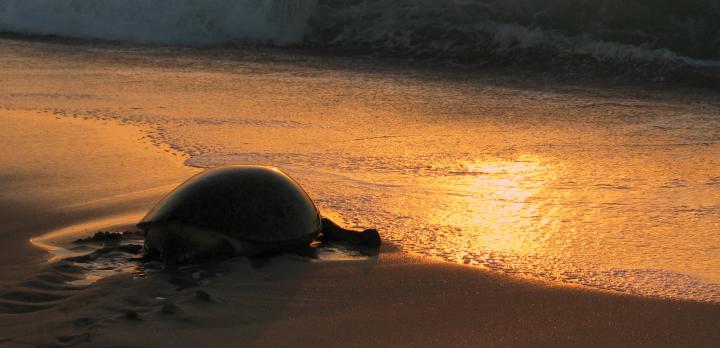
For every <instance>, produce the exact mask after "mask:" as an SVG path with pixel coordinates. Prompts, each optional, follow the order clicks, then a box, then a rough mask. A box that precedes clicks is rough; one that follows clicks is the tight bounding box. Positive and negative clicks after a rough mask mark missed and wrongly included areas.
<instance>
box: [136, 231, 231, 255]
mask: <svg viewBox="0 0 720 348" xmlns="http://www.w3.org/2000/svg"><path fill="white" fill-rule="evenodd" d="M144 227H145V253H146V255H148V256H157V257H159V258H160V261H161V262H162V263H164V264H165V265H168V266H173V265H177V264H186V263H191V262H198V261H203V260H223V259H228V258H231V257H233V256H235V255H236V248H235V246H234V245H233V244H232V243H231V242H229V241H227V240H226V239H225V238H223V236H222V235H220V234H217V233H211V232H209V231H204V230H203V231H200V230H198V229H196V228H193V227H190V226H186V225H182V224H170V223H158V224H154V225H152V226H144Z"/></svg>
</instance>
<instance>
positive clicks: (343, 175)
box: [0, 0, 720, 302]
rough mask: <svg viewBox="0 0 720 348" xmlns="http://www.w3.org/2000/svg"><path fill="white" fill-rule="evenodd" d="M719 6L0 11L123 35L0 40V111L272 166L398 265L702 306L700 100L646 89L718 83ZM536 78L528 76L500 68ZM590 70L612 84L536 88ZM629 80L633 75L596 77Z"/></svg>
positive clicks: (218, 5)
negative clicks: (386, 245)
mask: <svg viewBox="0 0 720 348" xmlns="http://www.w3.org/2000/svg"><path fill="white" fill-rule="evenodd" d="M719 11H720V10H719V8H718V4H717V3H716V2H714V1H709V0H708V1H702V0H694V1H686V2H683V3H682V4H680V3H676V2H671V1H652V2H651V1H644V0H633V1H623V2H620V1H580V0H577V1H560V0H543V1H522V0H512V1H492V0H487V1H444V0H438V1H401V0H394V1H382V2H381V1H360V0H317V1H302V0H283V1H270V0H266V1H249V0H248V1H243V0H240V1H223V0H208V1H202V2H201V1H191V0H172V1H171V0H154V1H139V0H85V1H82V0H74V1H73V0H54V1H49V0H48V1H43V0H22V1H20V0H18V1H15V0H0V31H3V32H6V33H14V34H23V35H55V36H62V37H71V38H80V39H99V40H112V41H122V42H123V43H107V42H104V43H94V42H87V41H67V40H62V39H61V40H54V41H51V42H47V41H38V40H30V41H27V40H22V39H0V66H2V67H3V69H4V70H3V72H4V74H3V75H2V76H1V77H0V79H1V80H0V81H1V82H2V83H0V107H2V108H4V109H9V110H34V111H40V112H44V113H47V114H50V115H54V116H56V117H74V118H94V119H103V120H111V121H116V122H120V123H124V124H132V125H138V126H141V127H143V129H146V131H147V137H149V138H150V139H151V140H152V141H153V142H154V143H155V144H156V145H157V146H159V147H161V148H163V149H166V150H167V151H168V152H169V153H172V154H174V155H176V156H179V157H182V158H184V160H185V161H186V163H187V164H188V165H190V166H196V167H200V168H209V167H214V166H219V165H226V164H265V165H273V166H277V167H280V168H282V169H283V170H285V171H286V172H288V173H289V174H290V175H292V176H293V177H294V178H295V179H296V180H298V181H299V182H300V183H301V184H302V185H303V186H304V187H305V188H306V189H307V191H308V192H309V193H310V194H311V196H312V197H313V198H314V199H315V200H316V202H317V203H318V205H319V206H320V207H321V209H322V210H323V211H324V212H325V213H328V214H331V215H332V216H336V217H338V218H340V219H342V221H343V222H344V223H345V224H346V225H348V226H350V227H357V228H362V227H376V228H378V229H379V230H380V231H381V233H382V235H383V237H384V238H385V239H386V240H388V241H392V242H393V243H395V244H397V245H398V246H399V247H400V248H401V249H403V250H405V251H407V252H411V253H418V254H422V255H426V256H430V257H435V258H439V259H443V260H446V261H449V262H457V263H461V264H467V265H471V266H475V267H479V268H485V269H491V270H496V271H499V272H504V273H510V274H519V275H523V276H529V277H536V278H540V279H545V280H549V281H558V282H565V283H576V284H582V285H587V286H592V287H596V288H602V289H610V290H617V291H623V292H629V293H636V294H642V295H648V296H660V297H671V298H685V299H695V300H704V301H716V302H717V301H720V273H719V271H718V270H720V234H718V231H720V170H719V169H718V168H720V116H718V115H720V99H719V97H718V94H717V93H716V91H715V90H702V89H679V88H674V86H672V85H667V84H666V85H662V84H658V82H661V81H663V80H666V77H668V76H670V75H672V74H678V73H679V74H684V73H685V72H686V71H691V72H693V74H694V75H690V76H691V77H690V78H691V79H692V78H694V77H693V76H709V75H712V76H715V75H713V74H717V70H714V69H717V66H718V61H719V60H720V51H719V45H720V41H718V38H719V37H720V35H718V30H720V29H719V27H718V26H719V25H720V24H719V23H720V21H718V20H717V18H718V13H720V12H719ZM127 42H129V43H132V44H127ZM133 44H141V45H133ZM197 46H200V47H199V48H198V47H197ZM318 48H319V49H320V50H318ZM318 52H323V54H318ZM416 57H420V58H425V59H426V60H422V61H420V62H415V63H408V62H407V60H406V58H416ZM438 60H439V62H438ZM447 62H462V63H463V65H461V66H449V65H447ZM535 63H537V64H539V65H540V66H541V67H544V68H548V69H550V73H547V74H535V75H533V74H529V75H528V74H526V72H513V70H514V68H513V67H514V66H515V65H517V64H519V65H527V64H530V65H532V64H535ZM513 64H515V65H513ZM588 66H589V67H591V68H590V70H593V71H596V70H600V71H603V72H604V74H603V76H606V75H607V71H610V78H609V79H608V78H607V76H606V77H605V78H604V79H600V80H598V79H594V78H586V77H577V76H576V77H572V75H571V77H570V78H569V81H565V80H564V79H565V78H567V76H568V75H561V77H559V78H554V77H552V75H553V73H552V71H553V69H558V70H563V71H565V72H567V69H569V70H570V71H571V72H572V71H573V70H575V69H577V68H578V67H581V68H582V67H588ZM480 67H490V68H486V69H479V68H480ZM495 67H500V69H494V68H495ZM608 67H612V68H608ZM617 67H619V68H617ZM608 69H609V70H608ZM629 72H630V73H637V76H640V77H647V78H648V79H650V81H645V82H642V83H639V85H627V86H626V85H621V84H617V83H613V82H612V81H614V80H615V79H616V78H622V77H623V76H625V75H626V74H628V73H629ZM138 170H139V173H142V171H147V170H152V168H139V169H138Z"/></svg>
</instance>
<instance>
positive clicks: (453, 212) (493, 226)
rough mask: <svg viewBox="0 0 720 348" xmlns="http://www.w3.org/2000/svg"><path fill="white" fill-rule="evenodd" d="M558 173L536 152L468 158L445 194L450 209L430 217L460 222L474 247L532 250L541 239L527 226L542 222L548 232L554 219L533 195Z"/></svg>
mask: <svg viewBox="0 0 720 348" xmlns="http://www.w3.org/2000/svg"><path fill="white" fill-rule="evenodd" d="M556 177H557V173H556V171H555V169H554V168H553V167H552V166H551V165H549V164H548V163H547V162H545V161H543V159H542V158H541V157H537V156H529V155H527V156H521V157H520V158H519V159H518V160H515V161H509V160H490V161H477V162H474V163H470V164H468V165H467V172H466V173H465V175H461V176H455V180H453V181H452V182H451V183H450V184H449V186H450V187H448V188H447V189H448V191H449V192H452V193H453V194H449V195H446V199H447V205H446V209H444V210H443V211H436V212H430V213H431V216H430V223H432V224H437V225H445V226H447V225H451V226H455V227H457V228H459V229H460V230H461V231H463V233H462V236H463V237H464V238H465V239H467V240H466V241H465V244H466V245H472V246H473V248H472V249H475V250H477V249H480V248H482V249H485V250H494V251H513V252H514V253H517V254H528V253H533V252H535V251H537V249H538V248H540V247H541V245H539V243H540V242H541V240H542V239H538V238H535V237H538V236H532V235H530V234H528V231H530V230H537V227H538V225H542V226H544V228H543V231H544V233H548V232H550V231H548V230H547V228H549V227H550V228H551V225H553V223H552V221H553V219H555V217H553V216H551V215H550V212H547V211H543V210H542V207H541V205H540V203H539V202H540V201H539V200H533V198H534V197H536V196H537V195H538V194H539V193H540V192H541V191H542V190H543V189H544V188H545V186H546V185H547V183H548V182H551V181H553V180H554V179H555V178H556ZM463 237H461V238H463Z"/></svg>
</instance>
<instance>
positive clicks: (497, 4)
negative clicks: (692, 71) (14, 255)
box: [0, 0, 720, 67]
mask: <svg viewBox="0 0 720 348" xmlns="http://www.w3.org/2000/svg"><path fill="white" fill-rule="evenodd" d="M0 31H3V32H9V33H19V34H26V35H55V36H63V37H73V38H88V39H101V40H117V41H129V42H138V43H153V44H167V45H191V46H214V45H236V44H244V43H255V44H269V45H280V46H287V45H294V46H311V47H330V48H342V49H348V50H358V51H363V52H366V51H368V50H370V51H372V52H376V51H380V52H390V53H393V54H401V55H410V56H420V57H431V58H438V59H452V60H459V61H464V62H470V63H473V62H478V63H484V62H488V61H492V62H498V61H504V60H506V59H510V60H511V61H512V60H518V59H519V60H521V61H529V60H540V61H545V62H547V61H557V60H558V59H559V60H561V61H562V60H563V59H567V58H568V57H583V58H584V59H590V60H593V61H600V62H603V61H608V60H609V61H621V62H628V61H629V62H655V63H658V62H660V63H662V64H666V63H672V64H674V63H681V64H688V65H693V66H708V65H710V66H715V67H717V66H719V65H720V2H718V1H715V0H685V1H682V2H679V1H676V0H203V1H198V0H0Z"/></svg>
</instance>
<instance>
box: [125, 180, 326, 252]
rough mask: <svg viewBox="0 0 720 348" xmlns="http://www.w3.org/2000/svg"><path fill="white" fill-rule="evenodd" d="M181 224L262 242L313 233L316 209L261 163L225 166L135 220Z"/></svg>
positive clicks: (317, 225)
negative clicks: (143, 216)
mask: <svg viewBox="0 0 720 348" xmlns="http://www.w3.org/2000/svg"><path fill="white" fill-rule="evenodd" d="M166 222H169V223H181V224H185V225H189V226H192V227H196V228H202V229H209V230H212V231H215V232H218V233H223V234H227V235H229V236H232V237H234V238H238V239H241V240H248V241H253V242H260V243H273V242H285V241H293V240H297V239H307V238H314V237H315V236H317V235H318V234H319V233H320V229H321V220H320V213H319V212H318V209H317V207H316V206H315V204H314V203H313V201H312V199H310V197H309V196H308V194H307V193H306V192H305V191H304V190H303V189H302V188H301V187H300V185H298V184H297V183H296V182H295V181H294V180H293V179H292V178H290V177H289V176H288V175H287V174H285V173H283V172H282V171H280V170H279V169H277V168H273V167H263V166H228V167H221V168H216V169H211V170H207V171H205V172H202V173H200V174H197V175H195V176H193V177H192V178H190V179H188V180H187V181H186V182H185V183H183V184H182V185H180V186H178V187H177V188H176V189H175V190H174V191H173V192H171V193H170V194H168V195H167V196H166V197H165V198H163V199H162V200H161V201H160V202H159V203H158V204H157V205H156V206H155V207H154V208H153V209H152V210H151V211H150V212H149V213H148V214H147V216H145V218H143V219H142V220H141V221H140V222H139V223H138V227H139V228H141V229H143V230H146V229H147V228H149V227H151V226H152V225H153V224H156V223H166Z"/></svg>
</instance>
